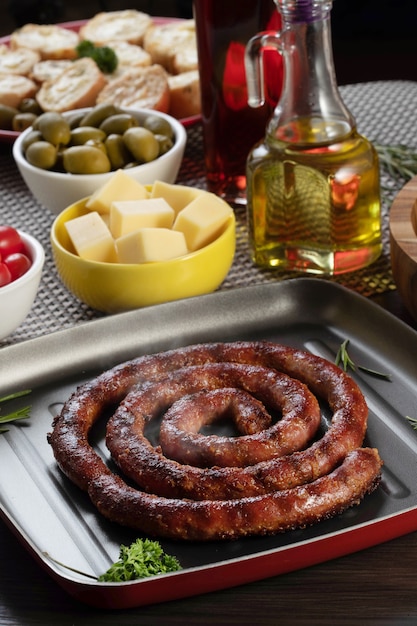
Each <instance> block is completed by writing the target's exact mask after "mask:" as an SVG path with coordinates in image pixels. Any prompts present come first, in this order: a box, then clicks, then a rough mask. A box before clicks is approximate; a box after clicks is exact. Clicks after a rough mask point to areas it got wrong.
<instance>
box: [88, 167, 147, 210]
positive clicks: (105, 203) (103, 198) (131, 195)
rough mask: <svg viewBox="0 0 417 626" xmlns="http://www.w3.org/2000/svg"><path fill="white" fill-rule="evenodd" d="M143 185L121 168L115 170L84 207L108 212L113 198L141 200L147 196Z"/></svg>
mask: <svg viewBox="0 0 417 626" xmlns="http://www.w3.org/2000/svg"><path fill="white" fill-rule="evenodd" d="M148 195H149V194H148V190H147V189H146V187H145V186H144V185H142V184H141V183H138V182H137V181H136V180H134V179H133V178H131V176H129V175H128V174H126V173H125V172H124V171H123V170H117V171H116V172H115V173H114V174H113V176H112V177H111V178H109V180H108V181H107V183H104V185H102V186H101V187H100V188H99V189H97V191H95V192H94V193H93V194H92V196H91V197H90V198H89V200H88V201H87V204H86V207H87V209H90V211H97V212H98V213H110V207H111V204H112V202H114V201H115V200H141V199H142V198H147V197H148Z"/></svg>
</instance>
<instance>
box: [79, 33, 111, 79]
mask: <svg viewBox="0 0 417 626" xmlns="http://www.w3.org/2000/svg"><path fill="white" fill-rule="evenodd" d="M76 51H77V54H78V56H79V57H91V58H92V59H93V61H95V62H96V63H97V65H98V67H99V69H100V70H101V71H102V72H104V73H105V74H112V73H113V72H114V70H115V69H116V68H117V65H118V62H119V61H118V58H117V55H116V53H115V51H114V50H113V49H112V48H109V47H108V46H95V45H94V43H92V42H91V41H87V40H84V41H81V42H80V43H79V44H78V46H77V47H76Z"/></svg>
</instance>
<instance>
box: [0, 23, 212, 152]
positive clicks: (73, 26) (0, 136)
mask: <svg viewBox="0 0 417 626" xmlns="http://www.w3.org/2000/svg"><path fill="white" fill-rule="evenodd" d="M153 21H154V22H155V24H166V23H169V22H177V21H180V18H176V17H154V18H153ZM86 22H87V20H77V21H75V22H63V23H61V24H58V26H61V27H62V28H68V30H73V31H75V32H77V33H78V31H79V30H80V28H81V26H83V25H84V24H85V23H86ZM9 43H10V36H7V37H0V45H1V44H6V45H9ZM200 119H201V116H200V115H194V116H192V117H185V118H183V119H181V120H180V121H181V122H182V123H183V124H184V126H191V125H192V124H195V123H196V122H198V121H199V120H200ZM18 136H19V133H18V132H16V131H14V130H1V129H0V142H2V143H13V142H14V140H15V139H16V138H17V137H18Z"/></svg>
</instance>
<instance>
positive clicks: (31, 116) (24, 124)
mask: <svg viewBox="0 0 417 626" xmlns="http://www.w3.org/2000/svg"><path fill="white" fill-rule="evenodd" d="M36 117H37V116H36V115H35V113H17V115H15V116H14V118H13V124H12V126H13V130H15V131H17V132H18V133H21V132H22V130H26V128H29V126H32V125H33V123H34V121H35V120H36Z"/></svg>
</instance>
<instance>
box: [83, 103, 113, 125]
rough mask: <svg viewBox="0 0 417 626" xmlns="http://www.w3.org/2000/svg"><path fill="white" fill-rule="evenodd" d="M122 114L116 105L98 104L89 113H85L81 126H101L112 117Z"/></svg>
mask: <svg viewBox="0 0 417 626" xmlns="http://www.w3.org/2000/svg"><path fill="white" fill-rule="evenodd" d="M117 113H120V109H119V108H118V107H116V106H115V105H114V104H107V103H104V102H103V103H102V104H97V105H96V106H95V107H94V108H92V109H91V111H88V113H83V115H82V117H81V121H80V126H97V127H98V126H100V124H101V123H102V122H103V121H104V120H105V119H106V118H108V117H110V116H111V115H116V114H117Z"/></svg>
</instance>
